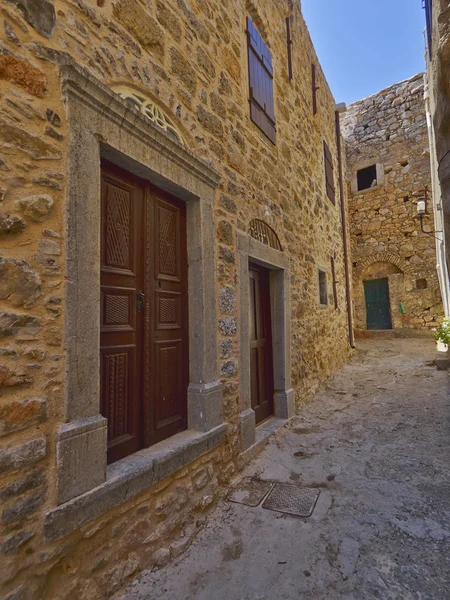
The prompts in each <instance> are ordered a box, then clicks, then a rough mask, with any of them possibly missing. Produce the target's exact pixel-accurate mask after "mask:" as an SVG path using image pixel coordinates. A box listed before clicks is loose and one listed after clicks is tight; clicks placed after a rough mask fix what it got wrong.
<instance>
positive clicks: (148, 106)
mask: <svg viewBox="0 0 450 600" xmlns="http://www.w3.org/2000/svg"><path fill="white" fill-rule="evenodd" d="M112 89H113V91H114V92H116V94H119V96H121V97H122V98H124V99H125V100H126V101H127V102H128V103H129V104H131V105H132V106H134V107H135V108H137V109H138V111H139V112H140V113H141V114H143V115H144V116H145V117H147V119H150V121H152V123H155V125H157V126H158V127H160V128H161V129H163V130H164V131H165V132H166V133H168V134H169V135H170V136H171V137H173V138H174V139H176V140H177V141H178V142H180V143H181V144H183V145H184V146H185V145H186V143H185V141H184V139H183V136H182V135H181V133H180V132H179V131H178V129H177V127H176V126H175V124H174V123H173V121H172V120H171V119H170V118H169V117H168V116H167V115H166V113H165V112H164V111H163V110H162V109H161V108H159V107H158V106H156V104H155V103H154V102H153V100H150V99H149V98H146V97H145V96H144V95H142V94H141V93H139V92H136V90H133V89H132V88H129V87H127V86H125V85H117V86H112Z"/></svg>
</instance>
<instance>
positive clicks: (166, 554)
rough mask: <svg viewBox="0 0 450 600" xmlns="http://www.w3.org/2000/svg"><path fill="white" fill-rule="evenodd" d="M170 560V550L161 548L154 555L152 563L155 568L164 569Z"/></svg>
mask: <svg viewBox="0 0 450 600" xmlns="http://www.w3.org/2000/svg"><path fill="white" fill-rule="evenodd" d="M169 560H170V549H169V548H160V549H159V550H157V551H156V552H154V553H153V555H152V563H153V565H154V566H155V567H158V568H160V569H161V568H162V567H165V566H166V565H167V563H168V562H169Z"/></svg>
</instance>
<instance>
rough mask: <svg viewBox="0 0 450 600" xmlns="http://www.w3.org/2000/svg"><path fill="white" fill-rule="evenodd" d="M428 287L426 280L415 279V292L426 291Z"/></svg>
mask: <svg viewBox="0 0 450 600" xmlns="http://www.w3.org/2000/svg"><path fill="white" fill-rule="evenodd" d="M427 287H428V284H427V280H426V279H416V290H426V289H427Z"/></svg>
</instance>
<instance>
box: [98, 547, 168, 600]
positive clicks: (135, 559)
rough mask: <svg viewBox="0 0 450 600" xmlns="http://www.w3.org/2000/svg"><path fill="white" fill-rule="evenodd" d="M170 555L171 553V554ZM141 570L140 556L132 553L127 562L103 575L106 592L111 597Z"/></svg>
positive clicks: (120, 563)
mask: <svg viewBox="0 0 450 600" xmlns="http://www.w3.org/2000/svg"><path fill="white" fill-rule="evenodd" d="M169 554H170V553H169ZM138 568H139V556H138V555H137V554H135V553H134V552H132V553H131V554H130V555H129V556H128V557H127V559H126V560H124V561H121V562H119V564H117V565H116V566H114V567H113V568H112V569H109V571H107V572H106V573H105V574H104V575H103V583H104V587H105V590H106V592H107V594H108V596H109V595H111V594H113V593H114V592H116V591H117V590H118V589H119V588H120V587H121V586H122V585H123V584H124V582H125V580H126V579H127V578H128V577H130V575H132V574H133V573H135V572H136V571H137V570H138Z"/></svg>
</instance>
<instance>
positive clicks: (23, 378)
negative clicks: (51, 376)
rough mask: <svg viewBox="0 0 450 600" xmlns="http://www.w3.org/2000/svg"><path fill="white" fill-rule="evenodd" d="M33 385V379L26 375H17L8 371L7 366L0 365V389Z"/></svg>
mask: <svg viewBox="0 0 450 600" xmlns="http://www.w3.org/2000/svg"><path fill="white" fill-rule="evenodd" d="M27 383H33V377H30V376H29V375H26V374H24V373H17V372H15V371H12V370H11V369H8V367H6V366H5V365H0V388H8V387H16V386H20V385H26V384H27Z"/></svg>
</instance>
